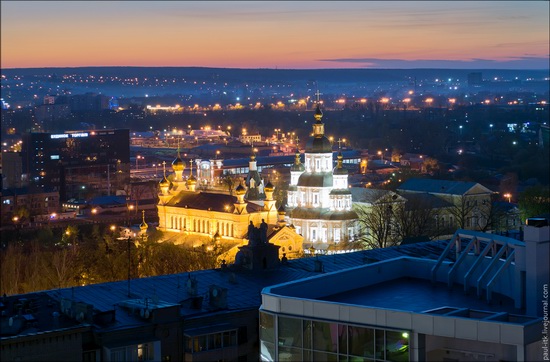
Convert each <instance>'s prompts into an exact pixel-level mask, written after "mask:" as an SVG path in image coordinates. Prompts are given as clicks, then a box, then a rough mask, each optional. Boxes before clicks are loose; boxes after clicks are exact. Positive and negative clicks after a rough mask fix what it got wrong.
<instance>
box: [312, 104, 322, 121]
mask: <svg viewBox="0 0 550 362" xmlns="http://www.w3.org/2000/svg"><path fill="white" fill-rule="evenodd" d="M313 117H315V120H316V121H317V122H321V118H323V112H321V108H319V105H317V108H316V109H315V113H314V114H313Z"/></svg>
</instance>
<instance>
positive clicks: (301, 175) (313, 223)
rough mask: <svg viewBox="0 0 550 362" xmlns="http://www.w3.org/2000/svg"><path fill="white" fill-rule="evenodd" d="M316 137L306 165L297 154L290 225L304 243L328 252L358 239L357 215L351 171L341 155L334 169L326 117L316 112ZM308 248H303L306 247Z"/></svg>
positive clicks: (311, 141)
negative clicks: (349, 175)
mask: <svg viewBox="0 0 550 362" xmlns="http://www.w3.org/2000/svg"><path fill="white" fill-rule="evenodd" d="M314 117H315V123H314V125H313V136H312V137H311V138H310V139H309V140H308V142H307V144H306V149H305V162H304V163H303V164H302V162H301V160H300V154H298V153H297V154H296V158H295V161H294V164H293V165H292V167H291V170H290V174H291V180H290V185H289V189H288V196H287V209H286V210H287V213H288V216H289V223H290V224H292V225H293V226H294V227H295V228H296V232H297V233H298V234H301V235H302V236H303V237H304V241H305V242H306V243H308V244H311V246H313V247H315V248H316V249H325V250H326V248H327V247H329V246H330V245H335V244H338V243H340V242H342V241H344V242H347V241H354V240H355V237H356V236H357V232H358V226H357V214H356V213H355V211H353V210H352V200H351V193H350V191H349V189H348V171H347V170H346V169H345V168H344V167H343V166H342V161H343V156H342V154H341V153H340V152H339V153H338V157H337V164H336V167H334V168H333V165H334V163H333V152H332V144H331V142H330V141H329V140H328V138H327V137H326V136H325V129H324V124H323V122H322V121H321V120H322V117H323V113H322V112H321V110H320V108H319V106H317V109H316V110H315V114H314ZM305 246H306V245H304V247H305Z"/></svg>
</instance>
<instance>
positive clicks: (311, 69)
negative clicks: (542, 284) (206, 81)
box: [0, 65, 550, 72]
mask: <svg viewBox="0 0 550 362" xmlns="http://www.w3.org/2000/svg"><path fill="white" fill-rule="evenodd" d="M62 68H68V69H79V68H201V69H228V70H298V71H300V70H309V71H319V70H516V71H517V70H522V71H550V67H548V68H452V67H443V68H439V67H415V68H397V67H396V68H279V67H275V68H264V67H260V68H239V67H236V68H234V67H211V66H198V65H182V66H180V65H78V66H46V67H15V68H11V67H7V68H2V69H0V72H2V71H4V70H30V69H62Z"/></svg>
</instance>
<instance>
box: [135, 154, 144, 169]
mask: <svg viewBox="0 0 550 362" xmlns="http://www.w3.org/2000/svg"><path fill="white" fill-rule="evenodd" d="M139 159H142V160H145V157H144V156H140V155H137V156H136V171H137V170H138V160H139Z"/></svg>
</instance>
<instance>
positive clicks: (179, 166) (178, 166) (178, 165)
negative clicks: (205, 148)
mask: <svg viewBox="0 0 550 362" xmlns="http://www.w3.org/2000/svg"><path fill="white" fill-rule="evenodd" d="M184 168H185V162H183V160H182V159H181V158H180V156H179V152H178V157H176V159H175V160H174V161H172V169H173V170H174V171H183V169H184Z"/></svg>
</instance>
